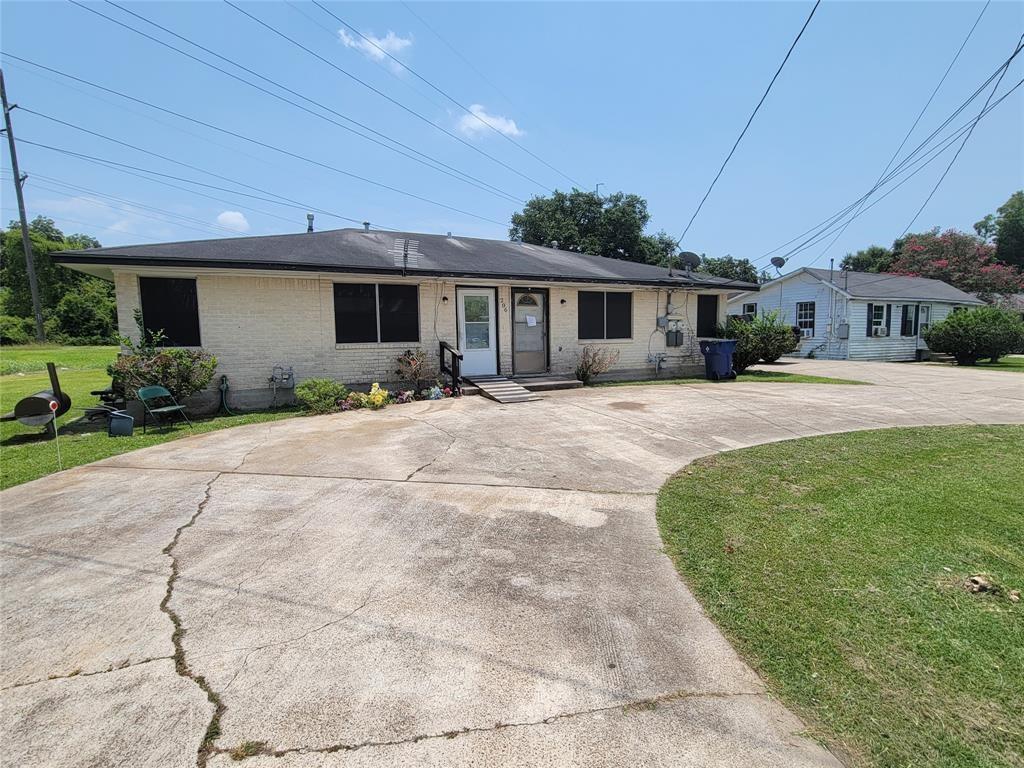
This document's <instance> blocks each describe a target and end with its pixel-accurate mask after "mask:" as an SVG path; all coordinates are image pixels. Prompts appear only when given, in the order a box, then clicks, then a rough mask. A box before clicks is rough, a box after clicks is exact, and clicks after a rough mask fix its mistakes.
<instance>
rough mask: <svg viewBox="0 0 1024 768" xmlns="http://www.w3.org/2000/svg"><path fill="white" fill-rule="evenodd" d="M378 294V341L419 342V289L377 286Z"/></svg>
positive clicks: (402, 286)
mask: <svg viewBox="0 0 1024 768" xmlns="http://www.w3.org/2000/svg"><path fill="white" fill-rule="evenodd" d="M377 290H378V291H379V292H380V340H381V341H419V340H420V311H419V289H418V288H417V286H415V285H384V284H383V283H382V284H381V285H379V286H377Z"/></svg>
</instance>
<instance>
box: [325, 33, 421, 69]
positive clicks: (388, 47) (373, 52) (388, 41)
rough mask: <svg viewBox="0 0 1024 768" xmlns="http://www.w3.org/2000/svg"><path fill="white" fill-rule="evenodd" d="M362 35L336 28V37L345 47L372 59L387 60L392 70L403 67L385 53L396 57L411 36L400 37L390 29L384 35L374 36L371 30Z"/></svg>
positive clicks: (409, 40) (408, 42)
mask: <svg viewBox="0 0 1024 768" xmlns="http://www.w3.org/2000/svg"><path fill="white" fill-rule="evenodd" d="M363 35H364V37H365V38H366V39H364V38H363V37H357V36H353V35H350V34H349V33H348V32H347V31H346V30H344V29H339V30H338V38H339V39H340V40H341V42H342V43H343V44H344V46H345V47H346V48H353V49H355V50H357V51H359V52H361V53H362V54H363V55H364V56H366V58H368V59H371V60H372V61H378V62H385V61H386V62H387V65H388V66H389V67H391V71H393V72H396V73H397V72H401V71H402V70H403V69H405V67H403V66H402V65H401V64H399V63H398V62H397V61H395V60H394V59H389V58H388V56H387V54H389V53H390V54H391V55H392V56H395V57H397V56H398V54H400V53H401V52H402V51H404V50H405V49H406V48H408V47H409V46H410V45H412V37H400V36H399V35H396V34H395V33H394V32H392V31H391V30H390V29H389V30H388V33H387V34H386V35H385V36H384V37H376V36H374V35H373V33H371V32H364V33H363Z"/></svg>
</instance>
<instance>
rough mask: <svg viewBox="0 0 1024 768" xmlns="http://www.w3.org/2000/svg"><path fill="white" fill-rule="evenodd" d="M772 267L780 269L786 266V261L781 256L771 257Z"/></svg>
mask: <svg viewBox="0 0 1024 768" xmlns="http://www.w3.org/2000/svg"><path fill="white" fill-rule="evenodd" d="M772 266H773V267H775V268H776V269H782V268H783V267H784V266H786V260H785V259H784V258H782V257H781V256H772Z"/></svg>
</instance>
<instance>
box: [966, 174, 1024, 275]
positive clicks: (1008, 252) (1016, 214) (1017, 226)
mask: <svg viewBox="0 0 1024 768" xmlns="http://www.w3.org/2000/svg"><path fill="white" fill-rule="evenodd" d="M975 226H977V225H975ZM995 243H996V258H997V259H999V261H1001V262H1003V264H1009V265H1010V266H1013V267H1020V268H1022V269H1024V190H1018V191H1016V192H1014V193H1013V194H1012V195H1010V199H1009V200H1007V201H1006V202H1005V203H1003V204H1002V205H1001V206H999V208H998V209H996V217H995Z"/></svg>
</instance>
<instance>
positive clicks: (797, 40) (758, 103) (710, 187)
mask: <svg viewBox="0 0 1024 768" xmlns="http://www.w3.org/2000/svg"><path fill="white" fill-rule="evenodd" d="M819 5H821V0H817V1H816V2H815V3H814V7H813V8H811V12H810V14H809V15H808V16H807V20H806V21H805V22H804V25H803V26H802V27H801V28H800V31H799V32H798V33H797V36H796V38H795V39H794V40H793V44H792V45H790V46H789V50H788V51H786V56H785V58H784V59H783V60H782V63H781V64H779V68H778V69H777V70H775V74H774V75H773V76H772V79H771V82H770V83H768V87H767V88H765V91H764V93H763V94H762V95H761V100H760V101H758V102H757V106H756V107H754V111H753V112H751V113H750V117H749V118H748V119H747V124H746V125H745V126H743V130H742V131H740V135H739V136H738V137H737V138H736V142H735V143H734V144H733V145H732V149H730V150H729V154H728V155H726V157H725V161H724V162H723V163H722V167H721V168H719V169H718V173H717V174H715V178H714V179H713V180H712V181H711V186H709V187H708V191H707V192H705V193H704V197H702V198H701V201H700V204H699V205H698V206H697V210H696V211H694V212H693V216H691V217H690V221H689V222H688V223H687V225H686V229H684V230H683V234H681V235H680V236H679V239H678V240H676V245H677V246H678V245H679V244H680V243H681V242H682V241H683V238H684V237H686V233H687V232H689V231H690V227H692V226H693V221H694V219H696V218H697V214H698V213H700V209H701V208H703V207H704V203H705V201H706V200H707V199H708V196H709V195H710V194H711V190H713V189H714V188H715V184H717V183H718V179H719V178H720V177H721V176H722V173H723V172H724V171H725V166H727V165H728V164H729V160H731V159H732V156H733V154H734V153H735V152H736V148H737V147H738V146H739V145H740V142H741V141H742V140H743V137H744V136H745V135H746V134H747V129H748V128H750V124H751V123H752V122H754V116H755V115H757V112H758V110H759V109H761V105H762V104H764V101H765V99H767V98H768V94H769V93H770V92H771V90H772V86H773V85H775V81H776V80H777V79H778V78H779V75H780V74H782V69H783V67H785V66H786V62H787V61H789V57H790V55H791V54H792V53H793V49H794V48H796V44H797V43H799V42H800V38H801V37H803V34H804V30H805V29H807V25H808V24H810V23H811V19H813V18H814V13H815V11H817V10H818V6H819Z"/></svg>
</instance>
